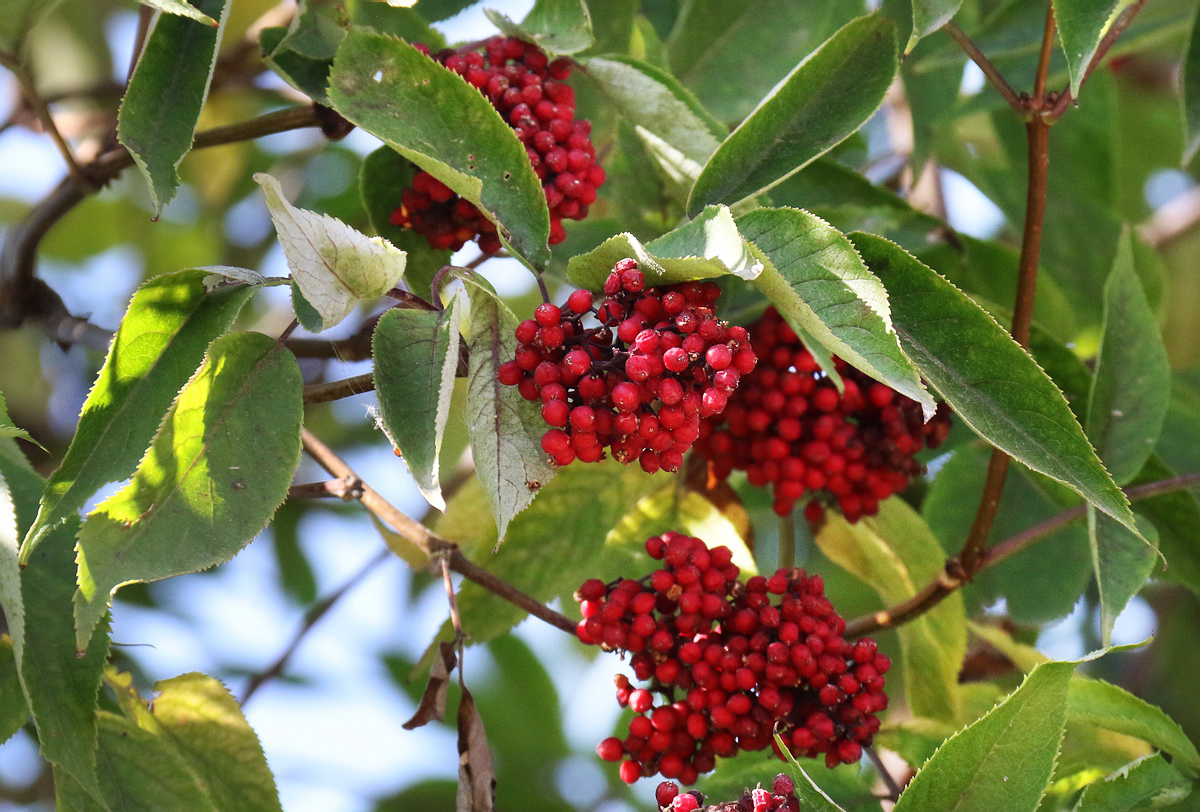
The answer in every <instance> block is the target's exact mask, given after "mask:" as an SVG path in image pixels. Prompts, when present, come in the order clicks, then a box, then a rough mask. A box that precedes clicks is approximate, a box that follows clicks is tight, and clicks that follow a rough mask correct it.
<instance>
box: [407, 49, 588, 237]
mask: <svg viewBox="0 0 1200 812" xmlns="http://www.w3.org/2000/svg"><path fill="white" fill-rule="evenodd" d="M416 47H417V48H419V49H420V50H422V51H424V52H425V53H426V54H429V49H428V48H427V47H425V46H424V45H417V46H416ZM483 47H484V53H477V52H475V51H469V52H466V53H462V52H459V51H453V50H444V51H439V52H437V53H436V54H430V56H431V57H432V58H433V59H435V60H437V61H438V62H440V63H441V64H442V65H444V66H445V67H446V68H448V69H449V70H452V71H454V72H455V73H457V74H459V75H460V76H462V77H463V78H464V79H465V80H466V81H467V82H468V83H470V84H471V85H472V86H473V87H475V88H477V89H478V90H479V92H481V93H483V95H484V96H485V97H486V98H487V99H488V101H490V102H491V103H492V105H493V106H494V107H495V108H496V109H497V110H498V111H500V115H501V116H503V117H504V120H505V121H507V122H508V123H509V124H510V125H511V126H512V128H513V129H514V130H516V132H517V137H518V138H520V139H521V143H522V144H524V145H525V154H526V155H528V156H529V160H530V162H531V163H532V164H533V171H534V172H536V173H537V176H538V178H539V179H540V180H541V181H542V190H543V191H544V192H545V193H546V203H547V204H548V205H549V207H550V244H551V245H554V244H555V243H559V242H562V241H563V240H564V239H566V236H567V232H566V230H565V229H563V225H562V221H563V220H564V219H566V220H582V219H583V218H584V217H586V216H587V213H588V206H590V205H591V204H592V203H594V202H595V201H596V189H597V188H599V187H600V185H601V184H603V183H604V169H603V168H602V167H601V166H600V165H599V164H597V163H596V162H595V160H596V148H595V147H593V146H592V141H591V137H590V135H591V131H592V125H591V122H589V121H586V120H576V119H575V91H574V89H572V88H571V86H570V85H568V84H566V82H565V80H566V79H567V77H568V76H569V75H570V74H571V67H572V65H571V62H570V61H569V60H567V59H556V60H554V61H553V62H551V61H549V59H548V57H547V56H546V54H545V53H543V52H542V51H541V50H540V49H538V47H537V46H535V45H530V44H529V43H526V42H522V41H521V40H519V39H516V38H514V37H492V38H491V39H489V40H487V41H486V42H485V43H484V45H483ZM391 222H392V224H393V225H397V226H402V227H407V228H411V229H412V230H413V231H415V232H417V233H418V234H424V235H425V236H426V238H427V239H428V240H429V244H430V245H432V246H433V247H434V248H450V249H453V250H458V249H459V248H462V247H463V244H464V243H466V242H467V241H468V240H472V239H474V238H475V237H476V236H478V237H479V249H480V250H481V251H483V253H485V254H494V253H496V252H497V251H499V250H500V238H499V237H498V236H496V226H495V224H494V223H493V222H491V221H490V220H488V219H487V218H486V217H484V216H483V214H482V213H481V212H480V211H479V209H478V208H476V207H475V206H474V205H473V204H472V203H470V202H469V201H467V200H464V199H463V198H461V197H459V196H458V195H457V194H455V193H454V192H452V191H451V190H450V188H449V187H447V186H446V185H445V184H443V183H442V182H441V181H439V180H438V179H437V178H435V177H433V176H432V175H430V174H429V173H428V172H425V171H423V170H418V171H417V173H416V176H415V177H414V178H413V182H412V187H411V188H409V189H406V190H405V191H404V193H403V195H402V196H401V206H400V208H398V209H396V210H395V211H394V212H393V213H392V217H391Z"/></svg>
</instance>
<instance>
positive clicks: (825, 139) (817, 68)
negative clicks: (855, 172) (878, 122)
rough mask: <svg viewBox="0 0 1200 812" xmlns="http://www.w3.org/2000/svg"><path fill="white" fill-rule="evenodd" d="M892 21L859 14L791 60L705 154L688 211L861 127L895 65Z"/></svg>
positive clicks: (745, 188) (773, 179)
mask: <svg viewBox="0 0 1200 812" xmlns="http://www.w3.org/2000/svg"><path fill="white" fill-rule="evenodd" d="M894 28H895V26H894V25H893V23H892V22H891V21H890V20H888V19H886V18H885V17H883V16H882V15H880V14H874V15H869V16H866V17H860V18H859V19H857V20H854V21H853V22H850V23H847V24H846V25H845V26H843V27H842V28H841V29H840V30H839V31H838V32H837V33H836V34H834V35H833V36H832V37H831V38H830V39H829V40H828V41H826V42H825V44H824V45H822V46H821V47H820V48H819V49H818V50H816V51H814V52H813V53H812V54H811V55H810V56H808V57H807V58H805V59H804V61H803V62H801V63H800V64H799V65H797V66H796V67H795V69H793V70H792V72H791V73H790V74H788V76H787V78H786V79H784V80H783V81H782V82H781V83H780V84H779V85H777V86H776V88H775V89H774V90H773V91H772V92H771V93H770V94H769V95H768V96H767V97H766V98H765V99H763V100H762V101H761V102H760V103H759V105H758V107H757V108H756V109H755V111H754V112H753V113H751V114H750V115H749V117H747V118H746V120H745V121H743V122H742V123H741V124H740V125H739V126H738V128H737V129H736V130H734V131H733V132H732V133H731V134H730V135H729V137H728V138H726V139H725V141H724V142H722V144H721V146H720V147H718V148H717V151H716V152H714V153H713V155H712V157H711V158H709V160H708V163H707V164H705V166H704V169H703V170H702V171H701V172H700V177H699V178H697V180H696V185H695V186H694V187H692V193H691V197H690V199H689V201H688V213H689V214H690V215H692V216H695V215H696V214H698V213H699V212H700V211H701V210H702V209H703V208H704V207H705V206H706V205H708V204H710V203H729V204H733V203H737V202H738V201H740V200H744V199H746V198H748V197H751V196H753V195H754V194H756V193H758V192H761V191H764V190H766V189H769V188H771V187H772V186H774V185H775V184H776V183H779V182H780V181H781V180H783V179H784V178H786V177H788V176H789V175H791V174H793V173H795V172H797V171H799V170H800V169H802V168H803V167H804V166H805V165H806V164H808V163H809V162H810V161H812V160H813V159H814V158H816V157H818V156H819V155H822V154H823V153H825V152H827V151H828V150H830V149H832V148H833V147H834V146H836V145H837V144H839V143H841V141H842V140H843V139H845V138H846V136H848V135H850V134H851V133H853V132H854V131H855V130H857V129H858V128H859V127H861V126H862V125H863V123H864V122H865V121H866V120H867V119H868V118H870V117H871V114H872V113H874V112H875V110H876V108H878V107H879V105H880V103H881V102H882V101H883V95H884V93H885V92H887V88H888V85H889V84H891V81H892V77H893V76H894V75H895V73H896V64H897V63H896V56H897V55H896V42H895V31H894Z"/></svg>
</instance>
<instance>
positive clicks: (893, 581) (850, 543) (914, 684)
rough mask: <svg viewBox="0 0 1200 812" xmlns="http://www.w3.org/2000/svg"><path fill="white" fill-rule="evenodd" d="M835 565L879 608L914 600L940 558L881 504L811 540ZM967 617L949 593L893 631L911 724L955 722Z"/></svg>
mask: <svg viewBox="0 0 1200 812" xmlns="http://www.w3.org/2000/svg"><path fill="white" fill-rule="evenodd" d="M816 542H817V545H818V546H819V547H820V548H821V552H823V553H825V555H826V556H828V557H829V558H830V559H831V560H832V561H833V562H834V563H835V564H837V565H838V566H840V567H842V568H843V569H846V570H848V571H849V572H851V573H853V574H854V575H856V576H858V577H859V578H861V579H862V580H864V581H866V582H867V583H868V584H870V585H871V586H872V587H873V588H874V589H875V591H876V592H878V593H879V596H880V598H882V600H883V602H884V603H885V604H886V605H891V604H895V603H899V602H901V601H904V600H907V599H908V598H911V597H912V596H913V595H915V594H916V593H917V592H918V591H919V590H920V589H921V588H923V587H924V586H925V585H926V584H928V583H929V582H930V581H932V580H933V579H935V578H937V576H938V574H939V573H941V571H942V569H943V566H944V563H945V553H944V552H943V551H942V545H941V544H940V543H939V542H938V540H937V537H936V536H934V535H933V533H932V532H931V531H930V529H929V527H928V526H927V525H926V524H925V522H924V521H923V520H922V519H921V516H920V514H918V513H916V511H914V510H913V509H912V508H911V507H909V506H908V504H907V503H906V502H904V501H902V500H900V499H885V500H884V501H883V502H882V503H880V505H879V513H878V515H876V516H868V517H866V518H864V519H862V520H860V521H858V522H856V523H854V524H850V523H849V522H847V521H846V520H845V519H843V518H842V517H841V516H839V515H837V514H831V515H830V516H829V518H828V519H827V520H826V522H825V523H824V524H823V525H822V526H821V529H820V530H819V531H818V532H817V535H816ZM965 622H966V614H965V613H964V611H963V602H962V595H960V594H959V593H957V592H955V593H953V594H951V595H950V596H949V597H947V598H946V599H945V600H943V601H942V602H941V603H939V604H938V605H937V606H935V607H934V608H933V609H932V610H930V611H928V612H926V613H925V614H923V615H921V616H920V617H917V618H915V619H913V620H910V621H909V622H907V623H905V624H904V625H902V626H900V627H899V628H898V630H897V632H898V634H899V635H900V649H901V656H902V658H903V666H902V668H901V669H900V673H901V674H902V675H903V677H904V694H905V696H906V697H907V699H908V704H909V707H910V708H911V709H912V712H913V714H914V715H916V716H921V717H927V718H931V719H943V720H956V719H958V718H959V717H960V715H961V711H962V703H961V700H960V698H959V691H958V672H959V671H960V670H961V669H962V661H963V656H964V655H965V654H966V651H967V632H966V627H965V625H964V624H965Z"/></svg>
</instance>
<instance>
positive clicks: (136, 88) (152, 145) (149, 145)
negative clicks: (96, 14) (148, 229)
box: [117, 0, 230, 217]
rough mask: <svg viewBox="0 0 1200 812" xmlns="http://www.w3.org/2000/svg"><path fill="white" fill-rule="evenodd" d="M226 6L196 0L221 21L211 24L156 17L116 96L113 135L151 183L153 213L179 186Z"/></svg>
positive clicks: (208, 14) (218, 1) (198, 7)
mask: <svg viewBox="0 0 1200 812" xmlns="http://www.w3.org/2000/svg"><path fill="white" fill-rule="evenodd" d="M229 6H230V3H229V2H228V0H196V3H195V8H196V10H197V11H198V12H199V13H201V14H202V15H204V16H206V17H209V18H211V19H213V20H218V21H220V25H217V26H216V27H210V26H209V25H204V24H201V23H198V22H196V20H194V19H188V18H186V17H178V16H175V15H173V14H161V15H159V17H158V19H157V20H156V21H155V23H154V27H153V28H152V29H151V30H150V33H149V34H148V35H147V37H146V44H145V45H144V46H143V48H142V53H141V55H140V56H139V57H138V61H137V66H136V67H135V68H134V71H133V76H131V77H130V79H129V89H128V90H127V91H126V92H125V98H124V99H122V100H121V112H120V115H119V116H118V119H117V136H118V137H119V138H120V140H121V143H122V144H124V145H125V147H126V148H127V149H128V150H129V153H130V154H131V155H132V156H133V159H134V161H135V162H136V163H137V165H138V169H140V170H141V171H142V174H143V175H144V176H145V177H146V182H147V183H149V184H150V199H151V200H152V201H153V203H154V214H155V216H156V217H157V216H158V214H160V213H161V212H162V208H163V206H165V205H166V204H167V203H169V202H170V201H171V198H173V197H174V196H175V189H176V187H178V186H179V174H178V173H177V172H176V168H177V167H178V166H179V162H180V161H182V160H183V156H184V155H186V154H187V153H188V150H190V149H191V148H192V136H193V134H194V133H195V132H196V122H197V121H198V120H199V118H200V108H202V107H203V106H204V100H205V99H206V98H207V97H208V86H209V82H211V81H212V75H213V69H214V68H215V67H216V64H217V48H218V46H219V45H220V43H221V34H222V32H223V29H224V25H225V18H226V16H227V14H228V11H229Z"/></svg>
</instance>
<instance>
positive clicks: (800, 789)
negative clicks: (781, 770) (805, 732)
mask: <svg viewBox="0 0 1200 812" xmlns="http://www.w3.org/2000/svg"><path fill="white" fill-rule="evenodd" d="M775 746H776V747H778V748H779V752H781V753H783V756H784V760H785V761H787V763H788V764H789V765H790V766H791V768H792V783H793V784H794V785H795V790H794V791H795V794H796V798H797V799H798V800H799V801H800V809H802V810H804V812H843V810H842V808H841V807H840V806H838V805H837V804H836V803H834V802H833V799H832V798H830V797H829V796H828V795H826V794H825V793H824V791H823V790H822V789H821V788H820V787H818V786H817V785H816V783H815V782H814V781H813V780H812V779H811V778H809V776H808V773H807V772H805V771H804V768H803V767H802V766H800V762H798V761H796V757H795V756H793V755H792V751H791V750H789V749H788V747H787V745H786V744H784V742H783V738H782V737H781V736H780V735H779V734H778V733H776V734H775Z"/></svg>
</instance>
